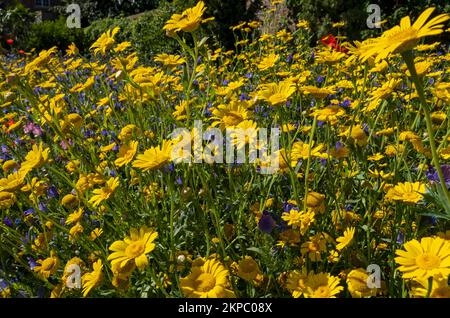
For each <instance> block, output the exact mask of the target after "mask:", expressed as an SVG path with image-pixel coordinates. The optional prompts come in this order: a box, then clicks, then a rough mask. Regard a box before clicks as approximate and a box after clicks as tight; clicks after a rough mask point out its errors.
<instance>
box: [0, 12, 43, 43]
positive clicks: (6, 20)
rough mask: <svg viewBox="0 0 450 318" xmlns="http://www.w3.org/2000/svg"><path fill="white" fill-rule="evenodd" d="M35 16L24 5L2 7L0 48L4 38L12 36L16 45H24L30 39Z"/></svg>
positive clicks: (0, 15)
mask: <svg viewBox="0 0 450 318" xmlns="http://www.w3.org/2000/svg"><path fill="white" fill-rule="evenodd" d="M34 20H35V16H34V15H33V14H32V13H31V12H30V11H29V10H28V9H26V8H25V7H24V6H23V5H21V4H17V5H16V6H15V7H7V8H3V9H0V48H1V47H2V45H4V43H2V42H4V41H3V40H6V38H11V39H13V40H14V41H15V44H14V46H15V47H23V46H24V45H25V43H26V42H27V41H28V37H29V34H30V24H32V23H33V22H34Z"/></svg>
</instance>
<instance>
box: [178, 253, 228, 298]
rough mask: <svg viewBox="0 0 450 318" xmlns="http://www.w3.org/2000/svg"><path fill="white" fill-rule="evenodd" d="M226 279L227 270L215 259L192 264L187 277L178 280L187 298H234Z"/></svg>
mask: <svg viewBox="0 0 450 318" xmlns="http://www.w3.org/2000/svg"><path fill="white" fill-rule="evenodd" d="M228 277H229V272H228V270H227V269H226V268H225V266H223V265H222V264H221V263H220V261H219V260H217V259H208V260H206V261H204V260H201V261H200V262H198V263H197V264H196V263H195V262H194V264H193V266H192V269H191V272H190V273H189V275H187V276H186V277H183V278H181V279H180V287H181V291H182V292H183V295H184V296H185V297H188V298H234V297H235V295H234V292H233V291H232V290H230V289H229V286H230V284H229V281H228Z"/></svg>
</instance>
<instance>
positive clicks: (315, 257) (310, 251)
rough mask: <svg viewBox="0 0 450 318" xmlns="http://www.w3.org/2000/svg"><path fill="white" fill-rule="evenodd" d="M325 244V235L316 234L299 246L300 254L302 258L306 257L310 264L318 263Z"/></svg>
mask: <svg viewBox="0 0 450 318" xmlns="http://www.w3.org/2000/svg"><path fill="white" fill-rule="evenodd" d="M326 243H327V241H326V237H325V235H324V234H322V233H318V234H316V235H314V236H312V237H310V238H309V241H307V242H305V243H303V244H302V245H301V247H300V252H301V253H302V255H303V256H308V258H309V259H310V260H311V261H312V262H320V261H321V260H322V257H321V255H320V253H321V252H324V251H325V250H326Z"/></svg>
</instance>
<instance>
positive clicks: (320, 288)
mask: <svg viewBox="0 0 450 318" xmlns="http://www.w3.org/2000/svg"><path fill="white" fill-rule="evenodd" d="M304 285H305V287H304V288H302V292H303V296H304V297H305V298H336V295H338V294H339V293H340V292H341V291H342V290H343V289H344V287H342V286H341V285H340V281H339V278H338V277H336V276H332V275H330V274H329V273H318V274H314V273H313V272H310V273H309V274H308V276H307V277H306V279H305V280H304Z"/></svg>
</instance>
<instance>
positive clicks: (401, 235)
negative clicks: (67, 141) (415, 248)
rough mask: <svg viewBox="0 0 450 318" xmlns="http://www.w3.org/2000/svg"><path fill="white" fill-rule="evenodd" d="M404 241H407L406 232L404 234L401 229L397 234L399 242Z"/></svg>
mask: <svg viewBox="0 0 450 318" xmlns="http://www.w3.org/2000/svg"><path fill="white" fill-rule="evenodd" d="M404 241H405V234H403V233H402V232H401V231H399V232H398V235H397V243H398V244H403V242H404Z"/></svg>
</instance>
